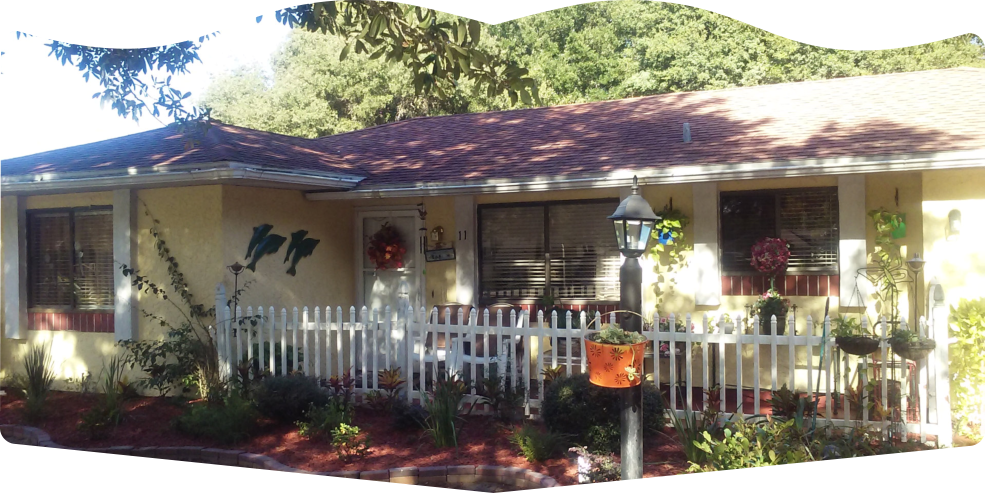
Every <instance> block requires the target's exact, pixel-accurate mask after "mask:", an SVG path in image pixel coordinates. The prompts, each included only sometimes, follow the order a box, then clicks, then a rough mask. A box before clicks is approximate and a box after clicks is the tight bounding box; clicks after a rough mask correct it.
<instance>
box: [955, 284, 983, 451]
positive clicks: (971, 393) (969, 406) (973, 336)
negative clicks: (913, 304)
mask: <svg viewBox="0 0 985 493" xmlns="http://www.w3.org/2000/svg"><path fill="white" fill-rule="evenodd" d="M950 336H951V337H954V338H956V339H957V342H956V343H954V344H952V345H951V346H950V349H949V351H950V353H949V355H950V358H949V359H950V369H951V413H952V414H953V416H954V423H953V427H954V430H955V431H956V432H958V433H962V434H965V435H967V436H968V437H970V438H975V439H979V440H980V439H981V434H982V421H983V420H985V416H982V415H981V411H982V409H983V405H985V404H983V402H982V399H985V351H983V350H982V348H985V298H979V299H977V300H964V299H963V300H960V301H959V302H958V306H957V307H955V308H952V309H951V330H950Z"/></svg>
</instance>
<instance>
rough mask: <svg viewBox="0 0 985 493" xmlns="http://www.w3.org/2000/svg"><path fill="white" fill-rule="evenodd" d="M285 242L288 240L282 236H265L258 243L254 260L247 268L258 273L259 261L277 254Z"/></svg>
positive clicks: (254, 252)
mask: <svg viewBox="0 0 985 493" xmlns="http://www.w3.org/2000/svg"><path fill="white" fill-rule="evenodd" d="M285 241H287V238H285V237H283V236H281V235H268V236H264V237H263V239H262V240H259V242H258V243H257V245H256V250H255V251H253V252H252V253H253V260H251V261H250V263H249V264H248V265H247V266H246V268H247V269H250V270H251V271H253V272H256V270H257V261H258V260H260V259H261V258H263V257H264V256H266V255H270V254H274V253H277V250H280V247H281V246H282V245H283V244H284V242H285Z"/></svg>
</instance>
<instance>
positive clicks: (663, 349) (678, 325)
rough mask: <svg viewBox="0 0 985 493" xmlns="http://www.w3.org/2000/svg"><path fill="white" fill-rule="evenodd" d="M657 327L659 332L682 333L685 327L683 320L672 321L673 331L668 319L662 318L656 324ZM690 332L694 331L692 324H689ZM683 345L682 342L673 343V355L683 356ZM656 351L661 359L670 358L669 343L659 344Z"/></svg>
mask: <svg viewBox="0 0 985 493" xmlns="http://www.w3.org/2000/svg"><path fill="white" fill-rule="evenodd" d="M657 327H658V329H659V330H660V332H684V327H685V325H684V320H683V319H680V318H677V319H674V328H673V330H671V327H670V319H668V318H667V317H662V318H661V319H660V321H659V322H658V325H657ZM691 330H694V324H693V323H692V324H691ZM684 344H685V343H683V342H675V343H674V353H675V354H677V355H681V354H683V353H684ZM658 350H659V355H660V357H661V358H669V357H670V343H669V342H667V341H663V342H661V343H660V347H659V348H658Z"/></svg>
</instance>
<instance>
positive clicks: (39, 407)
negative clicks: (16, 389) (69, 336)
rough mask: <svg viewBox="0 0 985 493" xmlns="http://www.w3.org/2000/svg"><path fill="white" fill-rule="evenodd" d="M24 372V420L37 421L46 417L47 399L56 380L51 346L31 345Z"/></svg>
mask: <svg viewBox="0 0 985 493" xmlns="http://www.w3.org/2000/svg"><path fill="white" fill-rule="evenodd" d="M24 374H25V376H24V378H23V385H24V420H25V421H27V422H28V423H37V422H39V421H41V420H42V419H43V418H44V414H45V408H44V407H45V401H46V400H47V399H48V392H49V391H50V390H51V384H52V383H53V382H54V381H55V372H54V371H53V370H52V369H51V347H50V346H38V345H32V346H31V349H30V351H28V353H27V356H25V357H24Z"/></svg>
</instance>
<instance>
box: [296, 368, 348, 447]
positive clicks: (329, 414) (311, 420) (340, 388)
mask: <svg viewBox="0 0 985 493" xmlns="http://www.w3.org/2000/svg"><path fill="white" fill-rule="evenodd" d="M354 384H355V382H354V381H353V380H352V379H351V378H350V377H349V373H348V372H346V374H345V375H344V376H343V378H338V377H332V378H331V379H330V385H331V386H330V389H331V396H330V397H329V399H328V403H327V404H325V405H324V406H320V407H319V406H316V405H314V404H312V405H311V406H310V407H309V408H308V412H307V413H306V415H305V416H306V421H299V422H298V423H297V425H298V429H299V434H300V435H301V436H302V437H305V438H311V439H316V440H317V439H324V438H327V437H330V436H331V435H332V433H333V432H334V431H335V430H336V429H338V427H339V425H341V424H347V425H348V424H352V417H353V412H354V406H353V403H352V390H353V386H354Z"/></svg>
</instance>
